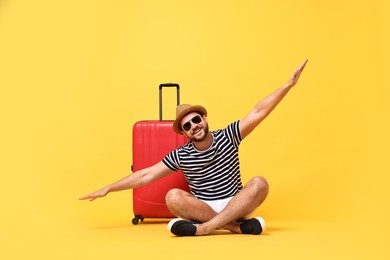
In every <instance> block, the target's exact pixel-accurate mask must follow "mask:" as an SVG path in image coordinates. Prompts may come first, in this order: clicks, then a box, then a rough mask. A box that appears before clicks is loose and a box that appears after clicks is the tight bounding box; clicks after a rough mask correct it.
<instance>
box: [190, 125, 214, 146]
mask: <svg viewBox="0 0 390 260" xmlns="http://www.w3.org/2000/svg"><path fill="white" fill-rule="evenodd" d="M202 129H203V135H202V136H200V137H196V136H192V137H191V138H189V139H190V140H191V141H193V142H202V141H204V140H205V139H206V137H207V134H208V132H209V126H208V124H206V126H204V127H202Z"/></svg>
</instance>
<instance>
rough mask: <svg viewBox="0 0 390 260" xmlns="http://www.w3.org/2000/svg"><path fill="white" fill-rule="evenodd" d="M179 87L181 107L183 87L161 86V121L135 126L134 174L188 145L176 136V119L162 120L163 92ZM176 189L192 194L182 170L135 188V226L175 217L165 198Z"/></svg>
mask: <svg viewBox="0 0 390 260" xmlns="http://www.w3.org/2000/svg"><path fill="white" fill-rule="evenodd" d="M164 87H176V91H177V105H179V104H180V87H179V85H178V84H175V83H166V84H161V85H160V87H159V99H160V100H159V103H160V120H150V121H139V122H137V123H135V124H134V127H133V167H132V168H133V171H134V172H135V171H138V170H141V169H143V168H146V167H149V166H152V165H154V164H155V163H157V162H159V161H161V160H162V159H163V158H164V156H165V155H167V154H168V153H169V152H170V151H172V150H174V149H176V148H177V147H178V146H180V145H183V144H185V143H186V142H187V141H188V139H187V138H186V137H185V136H183V135H178V134H176V133H175V132H174V131H173V129H172V124H173V120H162V90H163V88H164ZM172 188H180V189H183V190H186V191H188V192H189V190H190V189H189V187H188V185H187V182H186V180H185V178H184V175H183V173H182V172H180V171H178V172H175V173H173V174H171V175H169V176H166V177H164V178H162V179H159V180H157V181H155V182H153V183H150V184H148V185H146V186H142V187H139V188H135V189H133V211H134V218H133V220H132V223H133V224H134V225H136V224H138V222H139V220H141V221H143V220H144V218H173V217H174V215H173V214H172V213H171V212H170V211H169V209H168V208H167V206H166V205H165V195H166V193H167V192H168V191H169V190H170V189H172Z"/></svg>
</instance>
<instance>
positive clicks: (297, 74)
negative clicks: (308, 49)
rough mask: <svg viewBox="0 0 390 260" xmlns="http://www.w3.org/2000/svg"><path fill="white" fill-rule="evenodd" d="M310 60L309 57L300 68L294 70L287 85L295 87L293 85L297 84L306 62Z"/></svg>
mask: <svg viewBox="0 0 390 260" xmlns="http://www.w3.org/2000/svg"><path fill="white" fill-rule="evenodd" d="M308 61H309V60H308V59H307V60H305V62H304V63H302V65H301V66H299V68H298V69H296V70H295V71H294V73H293V74H292V75H291V77H290V79H289V81H288V82H287V85H288V86H290V87H293V86H295V85H296V84H297V82H298V79H299V77H300V76H301V73H302V71H303V69H304V68H305V66H306V63H307V62H308Z"/></svg>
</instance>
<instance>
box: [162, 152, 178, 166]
mask: <svg viewBox="0 0 390 260" xmlns="http://www.w3.org/2000/svg"><path fill="white" fill-rule="evenodd" d="M178 154H179V153H178V151H177V149H176V150H173V151H172V152H170V153H168V154H167V155H166V156H165V157H164V158H163V159H162V162H163V163H164V164H165V166H167V167H168V168H169V169H170V170H172V171H178V170H180V160H179V156H178Z"/></svg>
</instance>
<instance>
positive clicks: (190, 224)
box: [168, 218, 200, 237]
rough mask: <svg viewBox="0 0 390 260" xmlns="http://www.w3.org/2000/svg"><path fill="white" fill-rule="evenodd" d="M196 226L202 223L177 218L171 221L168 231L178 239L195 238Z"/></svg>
mask: <svg viewBox="0 0 390 260" xmlns="http://www.w3.org/2000/svg"><path fill="white" fill-rule="evenodd" d="M194 224H200V222H195V221H189V220H184V219H181V218H175V219H172V220H171V221H169V223H168V230H169V231H171V232H172V234H174V235H176V236H178V237H182V236H195V234H196V226H194Z"/></svg>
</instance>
